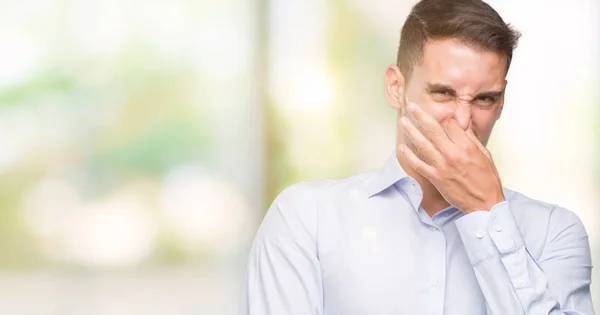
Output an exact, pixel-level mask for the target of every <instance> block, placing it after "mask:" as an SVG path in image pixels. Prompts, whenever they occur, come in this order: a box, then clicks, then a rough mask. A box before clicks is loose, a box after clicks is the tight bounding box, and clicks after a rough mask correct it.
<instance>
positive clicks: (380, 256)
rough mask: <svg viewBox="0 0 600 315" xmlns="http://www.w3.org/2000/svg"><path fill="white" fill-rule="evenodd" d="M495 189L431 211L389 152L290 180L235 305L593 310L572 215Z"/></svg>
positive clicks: (333, 313) (346, 312)
mask: <svg viewBox="0 0 600 315" xmlns="http://www.w3.org/2000/svg"><path fill="white" fill-rule="evenodd" d="M504 194H505V198H506V201H505V202H502V203H499V204H497V205H496V206H495V207H494V208H493V209H492V210H491V211H476V212H473V213H471V214H468V215H464V214H463V213H462V212H461V211H459V210H457V209H456V208H454V207H449V208H446V209H444V210H442V211H440V212H439V213H437V214H435V215H434V216H433V217H429V215H427V213H426V212H425V211H424V210H423V208H421V207H420V206H419V205H420V203H421V199H422V191H421V189H420V186H419V185H418V184H417V182H416V181H415V180H414V179H412V178H411V177H409V176H408V175H407V174H406V172H404V170H402V168H401V167H400V164H399V163H398V160H397V159H396V157H395V156H393V157H391V158H390V160H389V161H388V163H387V164H386V166H385V167H384V168H383V169H381V170H377V171H372V172H368V173H364V174H360V175H357V176H354V177H350V178H347V179H343V180H328V181H320V182H312V183H301V184H296V185H293V186H291V187H289V188H287V189H285V190H284V191H283V192H282V193H281V194H280V195H279V196H278V197H277V198H276V199H275V201H274V202H273V204H272V206H271V208H270V209H269V211H268V212H267V214H266V216H265V218H264V220H263V222H262V224H261V226H260V228H259V231H258V233H257V235H256V238H255V240H254V243H253V245H252V248H251V251H250V257H249V260H248V266H247V271H246V278H245V283H244V289H243V294H242V301H241V306H240V315H291V314H298V315H387V314H389V315H392V314H394V315H399V314H418V315H434V314H435V315H441V314H445V315H466V314H469V315H477V314H494V315H517V314H530V315H542V314H543V315H547V314H585V315H591V314H594V310H593V307H592V302H591V296H590V282H591V280H590V279H591V269H592V264H591V259H590V250H589V243H588V237H587V234H586V232H585V229H584V227H583V225H582V223H581V221H580V220H579V218H578V217H577V216H576V215H575V214H573V213H572V212H570V211H568V210H566V209H564V208H561V207H558V206H555V205H550V204H547V203H543V202H540V201H536V200H533V199H530V198H528V197H525V196H524V195H522V194H519V193H517V192H514V191H510V190H508V189H504Z"/></svg>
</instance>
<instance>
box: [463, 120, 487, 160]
mask: <svg viewBox="0 0 600 315" xmlns="http://www.w3.org/2000/svg"><path fill="white" fill-rule="evenodd" d="M467 136H468V137H469V139H471V141H473V143H475V145H476V146H477V148H479V150H480V151H481V152H483V154H484V155H485V156H486V157H487V158H488V159H489V160H490V161H492V162H493V159H492V154H491V153H490V151H488V149H487V148H486V147H485V146H484V145H483V144H482V143H481V142H480V141H479V139H478V138H477V136H476V135H475V133H474V132H473V130H472V129H471V128H469V129H467Z"/></svg>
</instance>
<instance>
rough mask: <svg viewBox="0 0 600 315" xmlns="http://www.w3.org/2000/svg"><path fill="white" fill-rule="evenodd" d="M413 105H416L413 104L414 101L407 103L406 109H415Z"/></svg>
mask: <svg viewBox="0 0 600 315" xmlns="http://www.w3.org/2000/svg"><path fill="white" fill-rule="evenodd" d="M415 107H416V106H415V104H414V103H408V110H409V111H411V112H412V111H414V110H415Z"/></svg>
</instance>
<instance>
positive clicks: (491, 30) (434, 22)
mask: <svg viewBox="0 0 600 315" xmlns="http://www.w3.org/2000/svg"><path fill="white" fill-rule="evenodd" d="M520 36H521V34H520V33H519V32H518V31H516V30H515V29H513V28H512V27H511V26H510V25H509V24H506V23H504V21H503V20H502V18H501V17H500V15H499V14H498V12H496V10H494V9H493V8H492V7H491V6H489V5H488V4H487V3H485V2H483V1H481V0H422V1H420V2H419V3H417V4H416V5H415V6H414V7H413V8H412V10H411V12H410V14H409V15H408V17H407V19H406V21H405V22H404V26H402V32H401V35H400V45H399V47H398V59H397V65H398V67H399V68H400V71H401V72H402V75H404V77H405V79H406V80H408V79H409V78H410V76H411V74H412V70H413V67H414V66H415V65H417V64H418V63H419V62H421V60H422V59H423V48H424V46H425V43H426V42H428V41H431V40H436V39H456V40H458V41H460V42H462V43H464V44H467V45H470V46H472V47H474V48H476V49H481V50H484V51H494V52H497V53H500V54H502V55H504V56H505V57H506V61H507V64H506V71H507V72H508V68H509V67H510V62H511V60H512V53H513V50H514V49H515V48H516V47H517V43H518V40H519V37H520Z"/></svg>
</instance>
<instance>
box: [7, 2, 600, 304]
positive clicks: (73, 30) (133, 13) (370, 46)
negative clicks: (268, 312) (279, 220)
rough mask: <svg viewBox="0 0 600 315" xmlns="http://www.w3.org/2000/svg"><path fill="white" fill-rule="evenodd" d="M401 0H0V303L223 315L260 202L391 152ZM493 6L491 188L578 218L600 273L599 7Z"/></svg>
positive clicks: (404, 7)
mask: <svg viewBox="0 0 600 315" xmlns="http://www.w3.org/2000/svg"><path fill="white" fill-rule="evenodd" d="M413 4H414V1H407V0H377V1H372V0H329V1H325V0H303V1H290V0H221V1H207V0H199V1H198V0H194V1H193V0H169V1H166V0H150V1H140V0H103V1H97V0H24V1H16V0H4V1H0V144H1V145H0V314H3V315H4V314H10V315H26V314H27V315H30V314H31V315H33V314H35V315H37V314H44V315H46V314H47V315H71V314H73V315H75V314H78V315H79V314H86V315H96V314H98V315H121V314H122V315H137V314H140V315H141V314H144V315H155V314H170V315H171V314H181V315H188V314H189V315H191V314H203V315H212V314H215V315H221V314H223V315H227V314H235V313H236V311H237V306H238V299H239V295H240V293H241V292H240V290H241V285H242V277H243V273H244V269H245V262H246V256H247V253H248V249H249V245H250V243H251V241H252V237H253V234H254V233H255V231H256V228H257V226H258V224H259V223H260V220H261V219H262V216H263V215H264V213H265V211H266V209H267V208H268V206H269V204H270V203H271V201H272V200H273V198H274V197H275V196H276V195H277V194H278V193H279V192H280V191H281V190H282V189H283V188H285V187H286V186H288V185H290V184H292V183H295V182H299V181H308V180H318V179H325V178H342V177H345V176H350V175H352V174H356V173H358V172H363V171H367V170H371V169H374V168H378V167H380V166H381V165H382V164H383V163H384V162H385V160H386V159H387V158H388V157H389V156H390V154H392V153H393V150H394V140H395V139H394V135H395V112H393V110H392V109H390V108H389V107H387V106H386V103H385V100H384V96H383V72H384V69H385V67H386V66H387V65H388V64H390V63H393V62H394V61H395V53H396V48H397V43H398V39H399V38H398V36H399V30H400V27H401V26H402V23H403V22H404V18H405V17H406V15H407V14H408V12H409V10H410V8H411V6H412V5H413ZM490 4H492V5H493V6H494V7H495V8H496V9H497V10H498V11H499V12H500V14H501V15H502V16H503V17H504V19H505V20H506V21H507V22H510V23H512V24H514V25H515V26H516V27H517V28H518V29H519V30H521V31H522V32H523V37H522V39H521V44H520V46H519V48H518V49H517V51H516V52H515V57H514V61H513V64H512V66H511V70H510V73H509V75H508V80H509V85H508V90H507V96H506V105H505V110H504V113H503V117H502V119H501V120H500V121H499V123H498V125H497V127H496V130H495V133H494V135H493V136H492V139H491V142H490V144H489V148H490V150H491V151H492V153H493V155H494V157H495V160H496V162H497V164H498V168H499V171H500V173H501V176H502V178H503V183H504V185H505V186H507V187H509V188H512V189H516V190H519V191H521V192H523V193H524V194H526V195H528V196H530V197H533V198H537V199H541V200H544V201H547V202H550V203H555V204H559V205H561V206H564V207H567V208H569V209H571V210H572V211H574V212H575V213H577V214H578V215H579V216H580V217H581V218H582V220H583V221H584V223H585V225H586V227H587V230H588V232H589V234H590V239H591V244H592V251H593V256H594V262H595V264H596V265H599V264H600V231H599V230H600V223H599V221H600V214H599V213H598V212H599V209H600V208H599V206H600V141H599V136H600V124H598V123H597V121H598V120H600V92H599V91H600V90H599V89H598V86H600V71H599V69H600V49H599V48H600V22H598V21H599V20H600V5H599V2H598V1H596V0H577V1H558V0H557V1H542V0H528V1H517V0H495V1H490ZM593 277H594V281H595V283H594V287H593V290H594V292H593V296H594V298H595V305H596V307H600V299H599V297H600V286H599V285H598V284H599V283H600V272H598V270H597V269H595V271H594V275H593Z"/></svg>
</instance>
